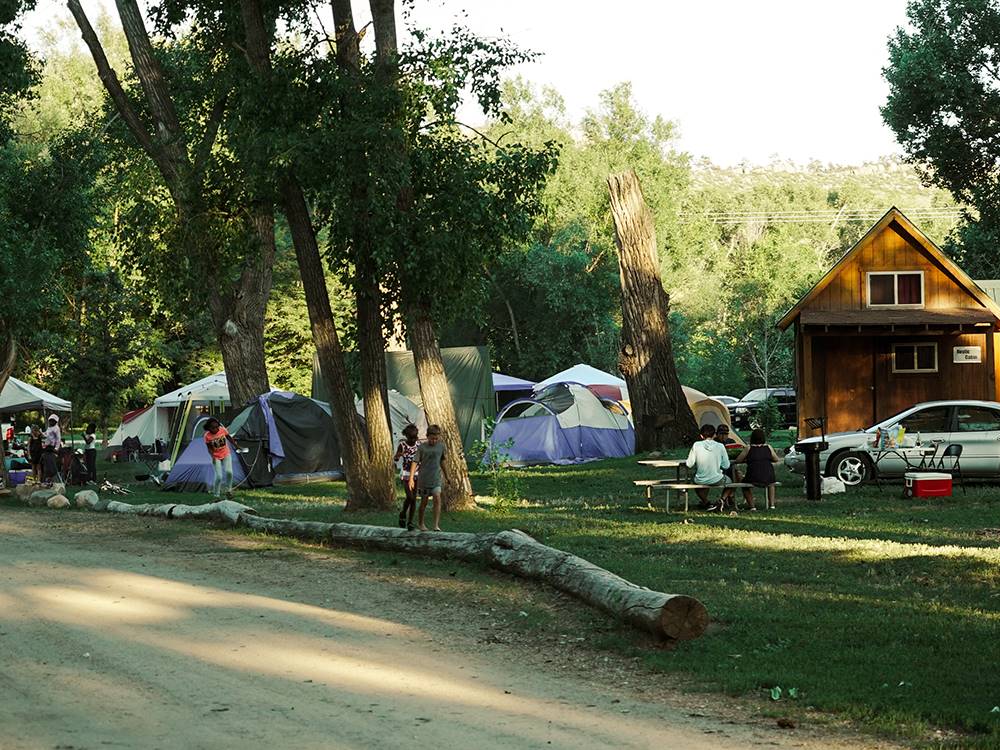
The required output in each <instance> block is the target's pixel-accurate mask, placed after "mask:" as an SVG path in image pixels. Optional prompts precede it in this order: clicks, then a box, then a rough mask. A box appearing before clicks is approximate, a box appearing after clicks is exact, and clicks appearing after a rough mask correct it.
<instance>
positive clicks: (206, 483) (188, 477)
mask: <svg viewBox="0 0 1000 750" xmlns="http://www.w3.org/2000/svg"><path fill="white" fill-rule="evenodd" d="M229 450H230V452H231V453H232V456H233V486H234V487H238V486H240V485H242V484H244V483H245V482H246V479H247V475H246V470H245V469H244V468H243V461H242V460H240V455H239V454H238V453H237V452H236V451H235V450H233V447H232V446H231V445H230V446H229ZM214 481H215V471H214V470H213V469H212V457H211V456H210V455H209V454H208V446H207V445H205V441H204V440H201V439H194V440H192V441H191V442H190V443H188V444H187V448H185V449H184V451H183V452H182V453H181V455H180V457H178V459H177V463H175V464H174V467H173V468H172V469H171V470H170V473H169V474H168V475H167V481H166V482H164V484H163V489H165V490H176V491H177V492H211V491H212V483H213V482H214Z"/></svg>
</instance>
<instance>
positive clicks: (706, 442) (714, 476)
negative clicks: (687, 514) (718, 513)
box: [687, 424, 733, 510]
mask: <svg viewBox="0 0 1000 750" xmlns="http://www.w3.org/2000/svg"><path fill="white" fill-rule="evenodd" d="M687 466H688V468H689V469H694V470H695V472H694V477H693V480H692V481H694V483H695V484H704V485H708V486H711V487H726V485H727V484H728V483H729V479H728V478H727V477H726V475H725V474H724V473H723V469H728V468H729V455H728V454H727V453H726V446H724V445H723V444H722V443H719V442H716V440H715V427H714V425H710V424H706V425H702V427H701V440H699V441H698V442H697V443H695V444H694V445H692V446H691V452H690V453H688V457H687ZM695 494H696V495H697V496H698V499H699V500H700V501H701V507H702V508H708V509H709V510H722V509H723V508H724V507H725V505H726V501H728V500H729V498H731V497H732V496H733V491H732V490H731V489H723V491H722V499H721V500H720V501H719V504H718V505H717V506H711V507H709V504H708V487H698V488H697V489H695Z"/></svg>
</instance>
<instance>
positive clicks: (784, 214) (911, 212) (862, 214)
mask: <svg viewBox="0 0 1000 750" xmlns="http://www.w3.org/2000/svg"><path fill="white" fill-rule="evenodd" d="M903 213H904V214H905V215H907V216H909V217H911V218H914V219H953V220H954V219H959V218H961V217H962V216H963V211H962V209H960V208H947V207H945V208H941V207H928V208H913V209H908V210H904V211H903ZM883 216H885V210H884V209H839V210H838V209H817V210H815V211H810V210H798V211H793V210H784V211H757V210H747V211H739V210H733V211H703V212H695V211H684V212H682V213H681V214H680V219H681V221H682V222H684V223H691V222H694V221H699V220H708V221H712V222H715V223H716V224H743V223H746V222H757V221H760V222H765V223H768V224H829V223H831V222H834V221H836V222H847V221H877V220H878V219H881V218H882V217H883Z"/></svg>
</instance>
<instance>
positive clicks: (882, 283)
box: [868, 271, 924, 307]
mask: <svg viewBox="0 0 1000 750" xmlns="http://www.w3.org/2000/svg"><path fill="white" fill-rule="evenodd" d="M923 304H924V272H923V271H873V272H872V273H869V274H868V306H869V307H922V306H923Z"/></svg>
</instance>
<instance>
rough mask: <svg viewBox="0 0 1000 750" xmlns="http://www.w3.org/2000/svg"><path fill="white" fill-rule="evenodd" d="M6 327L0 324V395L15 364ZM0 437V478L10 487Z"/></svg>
mask: <svg viewBox="0 0 1000 750" xmlns="http://www.w3.org/2000/svg"><path fill="white" fill-rule="evenodd" d="M4 328H6V326H4V325H3V324H2V322H0V393H2V392H3V389H4V386H5V385H7V381H8V380H9V379H10V375H11V373H12V372H14V365H16V364H17V341H16V340H15V339H14V335H13V334H12V333H11V332H10V331H9V330H4ZM4 437H5V436H4V435H0V478H2V479H3V486H4V487H10V475H9V473H8V472H7V462H6V461H5V460H4V458H5V455H4V449H3V439H4Z"/></svg>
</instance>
